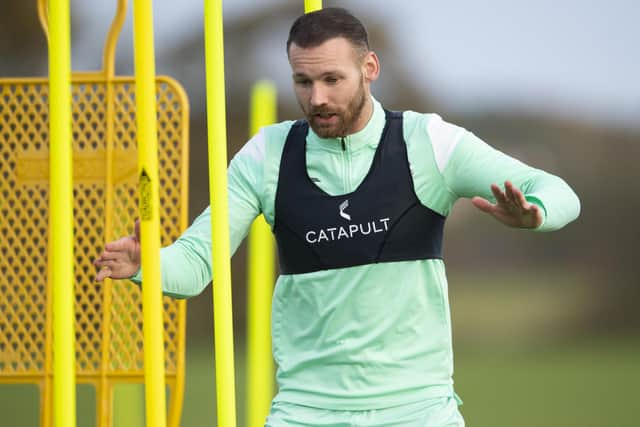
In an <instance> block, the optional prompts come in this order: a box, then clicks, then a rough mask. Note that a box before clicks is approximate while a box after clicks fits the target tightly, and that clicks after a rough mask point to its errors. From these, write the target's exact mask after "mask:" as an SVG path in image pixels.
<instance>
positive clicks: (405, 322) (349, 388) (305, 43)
mask: <svg viewBox="0 0 640 427" xmlns="http://www.w3.org/2000/svg"><path fill="white" fill-rule="evenodd" d="M287 54H288V58H289V63H290V65H291V69H292V72H293V87H294V91H295V94H296V97H297V100H298V102H299V104H300V108H301V109H302V112H303V113H304V116H305V120H299V121H285V122H282V123H278V124H275V125H272V126H267V127H265V128H263V129H261V130H260V132H259V133H258V134H257V135H255V136H254V137H253V138H252V139H251V140H250V141H249V142H248V143H247V144H246V145H245V146H244V147H243V148H242V150H241V151H240V152H239V153H238V154H237V155H236V156H235V157H234V158H233V160H232V161H231V163H230V165H229V169H228V177H229V186H228V190H229V209H230V212H229V218H230V221H231V224H230V228H231V230H230V231H231V246H232V250H233V251H235V250H236V249H237V247H238V246H239V245H240V243H241V241H242V240H243V239H244V237H245V236H246V235H247V233H248V230H249V227H250V225H251V223H252V222H253V220H254V219H255V218H256V217H257V216H258V215H260V214H262V215H264V216H265V218H266V220H267V222H268V223H269V224H270V225H271V227H272V229H273V232H274V234H275V236H276V239H277V242H278V251H279V261H280V273H281V274H280V276H279V278H278V281H277V284H276V288H275V293H274V297H273V308H272V340H273V355H274V358H275V360H276V362H277V365H278V371H277V381H278V386H279V391H278V394H277V396H276V397H275V398H274V400H273V403H272V407H271V412H270V415H269V417H268V418H267V421H266V425H267V426H272V427H276V426H429V427H444V426H450V427H460V426H463V425H464V421H463V419H462V416H461V415H460V412H459V411H458V405H459V404H460V400H459V398H458V397H457V395H456V394H455V392H454V389H453V380H452V375H453V350H452V340H451V320H450V314H449V302H448V292H447V281H446V277H445V267H444V263H443V260H442V239H443V227H444V222H445V218H446V217H447V215H449V213H450V211H451V209H452V207H453V205H454V203H455V201H456V200H457V199H459V198H461V197H465V198H471V199H472V203H473V205H474V206H475V207H477V208H478V209H479V210H480V211H482V212H485V213H487V214H489V215H492V216H493V217H495V218H496V219H497V220H498V221H500V222H502V223H504V224H505V225H507V226H510V227H518V228H526V229H531V230H536V231H550V230H555V229H558V228H561V227H563V226H564V225H565V224H567V223H568V222H570V221H572V220H573V219H575V218H576V217H577V216H578V213H579V210H580V203H579V200H578V198H577V196H576V195H575V193H574V192H573V191H572V190H571V188H570V187H569V186H568V185H567V184H566V183H565V182H564V181H563V180H562V179H560V178H558V177H556V176H553V175H551V174H549V173H546V172H544V171H541V170H539V169H534V168H532V167H530V166H527V165H525V164H523V163H521V162H519V161H517V160H515V159H514V158H512V157H509V156H507V155H505V154H503V153H501V152H499V151H496V150H495V149H493V148H491V147H490V146H489V145H487V144H486V143H485V142H483V141H482V140H480V139H479V138H477V137H476V136H475V135H473V134H472V133H470V132H468V131H466V130H465V129H463V128H460V127H458V126H455V125H453V124H450V123H447V122H445V121H444V120H442V118H441V117H440V116H438V115H436V114H423V113H417V112H413V111H404V112H395V111H387V110H385V109H384V108H383V107H382V105H381V104H380V103H379V102H378V101H377V100H376V99H375V98H373V97H372V95H371V88H370V86H371V83H372V82H373V81H375V80H376V79H377V78H378V76H379V74H380V63H379V60H378V57H377V56H376V54H375V53H374V52H373V51H371V50H370V48H369V43H368V38H367V33H366V30H365V28H364V26H363V25H362V23H361V22H360V21H359V20H358V19H357V18H355V17H354V16H353V15H351V14H350V13H349V12H347V11H346V10H344V9H338V8H326V9H323V10H320V11H317V12H313V13H310V14H306V15H303V16H301V17H299V18H298V19H297V20H296V21H295V23H294V24H293V26H292V27H291V30H290V34H289V39H288V41H287ZM210 236H211V233H210V212H209V208H207V209H206V210H205V211H204V212H203V213H202V214H201V215H200V216H199V217H198V218H197V219H196V220H195V221H194V222H193V224H192V225H191V226H190V227H189V229H187V230H186V231H185V233H184V234H183V235H182V236H181V237H180V238H179V239H178V240H177V241H176V242H175V243H174V244H172V245H170V246H168V247H166V248H163V249H162V251H161V258H162V260H161V261H162V289H163V292H164V293H165V294H168V295H172V296H174V297H178V298H185V297H191V296H194V295H197V294H199V293H200V292H201V291H202V290H203V289H204V288H205V287H206V286H207V284H208V283H210V282H211V280H212V272H211V265H210V260H211V241H210ZM95 263H96V265H97V266H98V267H101V268H102V270H100V272H99V273H98V279H99V280H102V279H104V278H105V277H112V278H128V277H131V278H132V279H133V280H134V281H138V282H139V281H140V280H141V272H140V271H139V270H140V256H139V236H137V235H134V236H130V237H125V238H123V239H120V240H118V241H116V242H112V243H110V244H108V245H107V246H106V248H105V251H104V253H103V254H101V256H100V257H99V258H98V259H97V260H96V262H95Z"/></svg>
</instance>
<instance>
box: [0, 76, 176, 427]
mask: <svg viewBox="0 0 640 427" xmlns="http://www.w3.org/2000/svg"><path fill="white" fill-rule="evenodd" d="M134 92H135V85H134V82H133V80H132V79H130V78H120V77H118V78H114V79H113V80H112V81H111V83H107V82H105V81H101V80H99V79H92V78H91V76H90V75H87V76H85V77H84V78H83V77H81V76H79V77H76V79H75V81H74V84H73V92H72V93H73V138H74V139H73V147H74V160H73V168H74V224H75V231H74V233H75V246H74V249H75V260H73V261H74V263H75V264H74V266H75V267H74V268H75V270H74V271H75V278H76V282H75V288H76V307H75V309H76V358H77V381H78V382H80V383H89V384H93V385H95V387H96V395H97V398H98V404H97V408H98V414H97V418H96V419H97V420H98V421H99V422H98V425H100V426H109V425H110V411H111V399H112V387H113V385H114V384H115V383H118V382H139V383H142V382H144V372H143V336H142V310H141V301H142V298H141V291H140V288H139V287H137V286H136V285H134V284H132V283H131V282H129V281H110V280H107V281H105V282H104V283H96V282H95V281H94V277H95V267H94V266H93V265H92V260H93V259H95V257H96V256H97V255H98V254H99V253H100V251H101V250H102V248H103V246H104V243H105V242H107V241H111V240H114V239H115V238H118V237H120V236H123V235H129V234H131V233H132V232H133V225H134V221H135V219H136V217H137V211H138V209H137V186H138V183H137V151H136V122H135V99H134ZM47 93H48V84H47V81H46V80H42V79H27V80H22V81H17V80H7V79H0V236H1V238H0V382H5V383H35V384H39V385H40V386H41V390H42V397H43V398H42V399H41V401H42V402H48V401H50V399H48V397H49V396H50V393H51V375H52V330H51V326H50V325H51V319H52V315H53V313H52V312H51V304H50V295H51V291H50V289H49V288H48V286H47V258H48V257H47V234H48V193H49V188H48V175H49V158H48V117H47V113H48V99H47ZM157 96H158V99H157V103H158V104H157V105H158V134H159V135H158V144H159V147H160V148H159V165H160V167H159V173H160V183H161V185H160V199H161V227H162V244H163V245H166V244H169V243H170V242H171V241H172V240H173V239H175V238H176V237H177V236H178V235H179V234H180V232H181V231H182V230H183V229H184V228H185V227H186V225H187V182H188V174H187V172H188V171H187V161H188V152H187V141H188V111H187V109H188V107H187V100H186V95H185V94H184V92H183V90H182V88H181V87H180V86H179V85H178V84H177V83H176V82H174V81H173V80H171V79H168V78H159V79H158V82H157ZM164 327H165V334H164V336H165V351H166V353H165V360H166V363H165V365H166V382H167V384H168V386H169V387H170V390H171V404H170V407H169V413H170V415H169V425H174V426H177V425H178V423H179V418H180V412H181V407H182V394H183V378H184V345H185V342H184V333H185V303H184V302H178V301H175V300H171V299H169V298H165V299H164ZM50 410H51V408H48V407H46V405H44V406H43V408H42V424H43V425H49V423H50V420H49V417H50V415H51V414H50ZM80 425H82V423H80Z"/></svg>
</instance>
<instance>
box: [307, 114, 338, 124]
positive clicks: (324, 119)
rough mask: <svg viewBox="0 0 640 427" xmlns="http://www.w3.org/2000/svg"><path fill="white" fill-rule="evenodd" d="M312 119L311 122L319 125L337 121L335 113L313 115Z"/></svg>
mask: <svg viewBox="0 0 640 427" xmlns="http://www.w3.org/2000/svg"><path fill="white" fill-rule="evenodd" d="M312 117H313V121H314V122H316V123H318V124H319V125H328V124H332V123H333V122H335V121H336V120H337V114H336V113H314V114H313V115H312Z"/></svg>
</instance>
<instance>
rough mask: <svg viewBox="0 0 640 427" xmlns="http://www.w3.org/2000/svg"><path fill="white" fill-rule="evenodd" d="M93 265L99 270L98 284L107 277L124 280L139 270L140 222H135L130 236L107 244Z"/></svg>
mask: <svg viewBox="0 0 640 427" xmlns="http://www.w3.org/2000/svg"><path fill="white" fill-rule="evenodd" d="M93 264H94V265H95V266H96V267H98V268H99V269H100V270H99V271H98V274H97V275H96V280H97V281H98V282H101V281H103V280H104V279H106V278H107V277H110V278H112V279H126V278H128V277H131V276H133V275H134V274H135V273H136V272H137V271H138V269H139V268H140V222H139V221H136V225H135V232H134V234H133V235H132V236H127V237H123V238H121V239H118V240H116V241H115V242H111V243H107V244H106V245H105V247H104V252H102V253H101V254H100V256H99V257H98V258H97V259H96V260H95V261H94V262H93Z"/></svg>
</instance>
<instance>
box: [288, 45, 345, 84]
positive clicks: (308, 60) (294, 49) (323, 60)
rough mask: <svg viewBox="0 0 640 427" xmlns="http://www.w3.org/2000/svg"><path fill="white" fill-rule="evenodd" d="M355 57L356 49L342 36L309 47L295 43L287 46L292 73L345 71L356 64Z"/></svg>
mask: <svg viewBox="0 0 640 427" xmlns="http://www.w3.org/2000/svg"><path fill="white" fill-rule="evenodd" d="M356 58H357V53H356V49H355V48H354V47H353V45H352V44H351V42H350V41H348V40H347V39H345V38H342V37H338V38H333V39H329V40H327V41H325V42H324V43H322V44H320V45H318V46H314V47H309V48H302V47H300V46H298V45H296V44H295V43H292V44H291V46H290V47H289V64H290V65H291V70H292V71H293V73H294V74H304V75H315V74H323V73H326V72H331V71H345V70H347V69H349V68H353V67H354V66H355V65H356V64H357V61H356Z"/></svg>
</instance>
